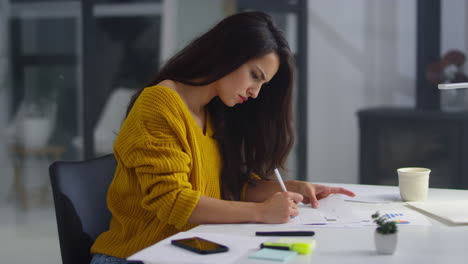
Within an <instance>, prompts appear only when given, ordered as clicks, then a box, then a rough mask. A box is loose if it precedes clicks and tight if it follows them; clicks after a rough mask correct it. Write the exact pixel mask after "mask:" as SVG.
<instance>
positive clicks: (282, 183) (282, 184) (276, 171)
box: [274, 168, 288, 192]
mask: <svg viewBox="0 0 468 264" xmlns="http://www.w3.org/2000/svg"><path fill="white" fill-rule="evenodd" d="M274 171H275V175H276V178H277V179H278V182H279V184H280V185H281V189H283V192H287V191H288V190H287V189H286V186H284V182H283V179H282V178H281V175H280V173H279V171H278V169H277V168H275V170H274Z"/></svg>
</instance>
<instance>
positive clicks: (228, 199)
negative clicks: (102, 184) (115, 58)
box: [92, 12, 354, 263]
mask: <svg viewBox="0 0 468 264" xmlns="http://www.w3.org/2000/svg"><path fill="white" fill-rule="evenodd" d="M293 82H294V66H293V58H292V55H291V52H290V49H289V47H288V44H287V42H286V40H285V38H284V36H283V34H282V33H281V32H280V31H279V30H278V28H277V27H276V26H275V25H274V24H273V23H272V21H271V18H270V17H269V16H268V15H266V14H264V13H261V12H246V13H239V14H236V15H233V16H230V17H227V18H225V19H224V20H223V21H221V22H220V23H219V24H217V25H216V26H215V27H214V28H213V29H211V30H210V31H208V32H207V33H205V34H203V35H202V36H200V37H199V38H197V39H195V40H194V41H193V42H192V43H191V44H189V45H188V46H187V47H186V48H184V49H183V50H182V51H180V52H179V53H178V54H176V55H175V56H174V57H173V58H172V59H170V60H169V61H168V62H167V63H166V64H165V66H164V67H162V69H161V70H160V71H159V72H158V74H157V75H156V77H155V78H154V81H152V82H151V84H150V85H149V87H147V88H144V89H142V90H141V91H140V92H138V93H137V94H136V95H135V96H134V97H133V98H132V101H131V102H130V105H129V108H128V111H127V118H126V120H125V122H124V124H123V126H122V128H121V131H120V133H119V135H118V137H117V139H116V142H115V144H114V153H115V157H116V159H117V162H118V165H117V169H116V172H115V178H114V181H113V182H112V184H111V186H110V188H109V191H108V206H109V208H110V210H111V212H112V220H111V223H110V228H109V231H107V232H104V233H103V234H101V235H100V236H99V237H98V239H97V240H96V242H95V244H94V245H93V247H92V253H94V254H95V256H94V262H92V263H103V261H102V259H106V258H112V257H116V259H114V260H115V261H122V262H121V263H125V261H124V260H120V258H122V259H123V258H126V257H128V256H130V255H132V254H133V253H135V252H137V251H139V250H141V249H143V248H145V247H148V246H150V245H152V244H154V243H156V242H158V241H160V240H162V239H164V238H166V237H169V236H171V235H173V234H175V233H177V232H180V231H186V230H188V229H190V228H193V227H194V226H196V225H197V224H207V223H244V222H258V223H285V222H287V221H288V219H290V217H292V216H297V215H298V213H299V212H298V209H297V203H298V202H301V201H302V202H304V203H310V204H311V205H312V207H317V206H318V202H317V200H318V199H321V198H323V197H326V196H328V195H329V194H331V193H342V194H346V195H351V196H353V195H354V194H353V193H352V192H350V191H348V190H345V189H342V188H332V187H327V186H322V185H315V184H311V183H307V182H302V181H286V183H285V184H286V187H287V188H288V190H289V191H290V192H281V188H280V185H279V184H278V182H276V181H270V180H269V179H270V178H271V176H272V175H273V170H274V168H275V167H277V166H278V167H280V168H283V167H284V166H283V165H284V163H285V160H286V158H287V155H288V153H289V151H290V149H291V146H292V144H293V135H294V131H293V129H292V124H291V120H292V118H291V112H292V111H291V101H292V99H291V96H292V87H293ZM110 256H112V257H110Z"/></svg>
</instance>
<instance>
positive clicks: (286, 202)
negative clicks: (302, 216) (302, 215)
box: [259, 192, 303, 224]
mask: <svg viewBox="0 0 468 264" xmlns="http://www.w3.org/2000/svg"><path fill="white" fill-rule="evenodd" d="M302 199H303V196H302V195H301V194H299V193H294V192H277V193H275V194H273V195H272V196H271V197H270V199H268V200H266V201H264V202H262V203H260V204H259V206H260V217H261V218H260V222H262V223H267V224H282V223H286V222H288V221H289V219H290V218H291V216H297V215H299V210H298V209H297V203H299V202H301V201H302Z"/></svg>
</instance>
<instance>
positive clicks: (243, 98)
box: [239, 95, 247, 103]
mask: <svg viewBox="0 0 468 264" xmlns="http://www.w3.org/2000/svg"><path fill="white" fill-rule="evenodd" d="M239 97H240V99H241V103H243V102H245V101H247V97H244V96H242V95H239Z"/></svg>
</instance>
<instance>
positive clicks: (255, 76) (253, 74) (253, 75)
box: [250, 72, 258, 80]
mask: <svg viewBox="0 0 468 264" xmlns="http://www.w3.org/2000/svg"><path fill="white" fill-rule="evenodd" d="M250 76H252V79H254V80H258V75H257V74H256V73H255V72H250Z"/></svg>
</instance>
